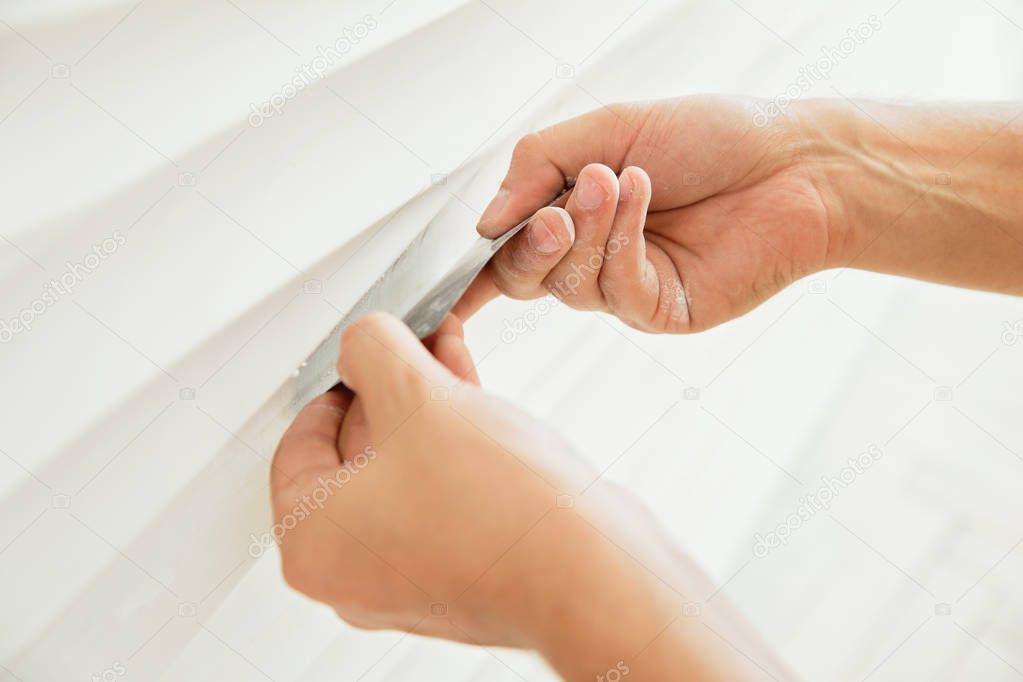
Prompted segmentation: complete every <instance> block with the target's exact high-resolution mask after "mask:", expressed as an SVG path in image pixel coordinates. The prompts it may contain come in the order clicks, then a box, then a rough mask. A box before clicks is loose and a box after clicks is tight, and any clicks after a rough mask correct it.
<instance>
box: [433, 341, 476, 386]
mask: <svg viewBox="0 0 1023 682" xmlns="http://www.w3.org/2000/svg"><path fill="white" fill-rule="evenodd" d="M433 354H434V357H436V358H437V360H438V361H439V362H440V363H441V364H442V365H444V366H445V367H447V368H448V369H449V370H450V371H451V373H452V374H454V375H455V376H456V377H458V379H460V380H461V381H469V382H471V383H473V384H476V385H477V386H478V385H479V383H480V379H479V375H478V374H477V373H476V365H475V363H474V362H473V360H472V355H471V354H470V353H469V349H468V347H467V346H466V345H465V342H464V341H463V340H462V339H461V338H459V337H458V336H455V335H453V334H444V335H441V336H438V337H437V339H436V340H435V342H434V344H433Z"/></svg>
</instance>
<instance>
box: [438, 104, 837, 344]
mask: <svg viewBox="0 0 1023 682" xmlns="http://www.w3.org/2000/svg"><path fill="white" fill-rule="evenodd" d="M754 105H755V101H753V100H746V99H739V98H726V97H712V96H700V97H683V98H680V99H674V100H665V101H660V102H654V103H642V104H619V105H613V106H610V107H605V108H602V109H599V110H596V111H593V112H590V113H588V114H585V115H583V116H580V117H578V118H574V119H571V120H568V121H565V122H563V123H559V124H557V125H555V126H553V127H550V128H547V129H545V130H542V131H540V132H537V133H532V134H529V135H527V136H526V137H524V138H522V140H520V141H519V143H518V145H517V146H516V148H515V152H514V154H513V156H512V161H511V166H510V168H509V170H508V174H507V176H506V177H505V179H504V181H503V182H502V184H501V189H500V191H499V192H498V195H497V196H496V197H495V199H494V200H493V202H492V203H491V204H490V206H489V207H488V208H487V209H486V211H485V212H484V214H483V216H482V218H481V220H480V225H479V231H480V233H481V234H483V235H485V236H488V237H495V236H498V235H499V234H501V233H502V232H504V231H505V230H506V229H507V228H508V227H510V226H511V225H514V224H516V223H517V222H519V221H521V220H522V219H524V218H526V217H527V216H528V214H529V213H530V212H531V211H533V210H535V209H536V207H537V206H539V205H542V204H543V203H544V202H545V201H547V200H549V198H550V197H551V196H552V195H553V194H555V193H556V192H557V191H558V189H560V188H561V187H562V186H563V184H564V182H565V179H566V177H567V178H576V186H575V188H574V189H573V191H572V194H571V196H570V197H569V198H568V201H567V204H566V206H565V208H564V209H561V208H553V207H552V208H545V209H542V210H541V211H539V212H538V213H537V215H536V216H535V218H534V220H533V223H532V224H531V225H530V227H529V228H528V229H527V230H524V231H523V232H521V233H520V234H518V235H516V236H515V237H514V238H513V239H512V240H511V241H509V243H508V244H507V245H506V246H505V247H504V248H502V249H501V251H500V252H498V253H497V254H496V256H495V257H494V259H493V260H492V261H491V262H490V264H489V265H488V266H487V268H486V269H485V270H484V271H483V272H482V273H481V275H480V276H479V277H478V278H477V280H476V281H475V282H474V283H473V285H472V287H471V288H470V290H469V291H468V292H467V293H466V295H465V296H464V297H463V299H462V301H460V303H459V305H458V307H457V308H456V310H455V312H456V314H458V315H459V316H461V317H463V318H465V317H467V316H468V315H470V314H472V313H473V312H474V311H475V310H476V309H478V308H479V307H480V306H481V305H483V304H484V303H485V302H486V301H488V300H490V299H491V298H493V297H494V296H496V295H498V294H499V293H504V294H506V295H508V296H511V297H512V298H519V299H530V298H538V297H540V296H544V295H546V294H547V293H553V294H554V295H555V296H557V297H558V298H559V299H561V300H562V301H564V302H565V303H567V304H568V305H570V306H572V307H574V308H578V309H581V310H599V311H605V312H609V313H612V314H614V315H616V316H618V317H619V318H621V319H622V320H623V321H624V322H626V323H627V324H629V325H631V326H633V327H635V328H637V329H641V330H644V331H651V332H676V333H681V332H692V331H699V330H703V329H707V328H709V327H713V326H714V325H717V324H720V323H721V322H724V321H726V320H729V319H732V318H734V317H737V316H739V315H741V314H743V313H745V312H747V311H748V310H750V309H752V308H754V307H755V306H757V305H758V304H759V303H761V302H762V301H764V300H765V299H767V298H768V297H770V296H771V295H773V294H774V293H776V292H778V291H779V290H781V289H782V288H784V287H785V286H787V285H788V284H790V283H791V282H793V281H795V280H796V279H798V278H800V277H802V276H804V275H806V274H809V273H811V272H814V271H816V270H819V269H822V268H824V267H826V266H827V263H828V262H829V253H828V252H829V245H830V244H831V242H832V237H833V236H834V235H832V234H831V233H830V229H831V228H830V226H829V209H828V202H830V201H831V198H830V195H829V194H828V193H827V192H825V191H823V190H822V188H821V183H820V177H819V176H818V173H817V170H816V167H815V166H814V164H811V163H807V162H806V158H807V157H808V153H807V145H806V144H804V143H803V142H802V140H803V139H804V138H803V136H801V135H800V134H799V130H798V127H799V120H798V117H792V118H779V119H777V120H775V121H774V122H773V123H772V124H771V125H770V126H766V127H757V126H755V125H754V123H753V113H754V112H753V106H754Z"/></svg>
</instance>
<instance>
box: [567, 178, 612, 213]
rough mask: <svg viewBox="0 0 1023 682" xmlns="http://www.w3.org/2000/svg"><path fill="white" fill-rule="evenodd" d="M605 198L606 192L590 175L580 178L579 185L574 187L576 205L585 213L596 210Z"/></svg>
mask: <svg viewBox="0 0 1023 682" xmlns="http://www.w3.org/2000/svg"><path fill="white" fill-rule="evenodd" d="M606 198H607V192H605V191H604V188H603V187H601V186H600V183H599V182H597V181H596V180H594V179H593V177H591V176H590V175H586V176H585V177H583V178H580V179H579V184H578V185H576V186H575V202H576V205H578V206H579V208H581V209H584V210H586V211H592V210H593V209H595V208H597V207H598V206H600V204H601V203H603V201H604V199H606Z"/></svg>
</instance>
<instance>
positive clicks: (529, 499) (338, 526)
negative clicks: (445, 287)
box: [271, 313, 771, 681]
mask: <svg viewBox="0 0 1023 682" xmlns="http://www.w3.org/2000/svg"><path fill="white" fill-rule="evenodd" d="M431 353H432V355H431ZM338 372H339V374H340V375H341V376H342V377H343V379H344V382H345V384H346V385H348V386H350V387H351V388H352V390H354V391H355V394H354V398H353V396H352V394H351V393H348V392H347V391H346V392H344V393H342V392H336V391H332V392H328V393H327V394H325V395H323V396H320V397H318V398H316V399H315V400H313V401H312V402H311V403H310V404H309V405H307V406H306V407H305V408H304V409H303V410H302V411H301V412H300V413H299V415H298V416H297V417H296V419H295V421H294V423H293V424H292V426H291V427H290V428H289V429H288V431H287V432H286V433H285V434H284V436H283V437H282V439H281V442H280V445H279V446H278V449H277V452H276V454H275V456H274V463H273V469H272V478H271V489H272V497H273V507H274V517H275V520H276V524H275V529H278V528H279V529H280V532H279V533H275V534H274V536H275V537H276V538H278V540H279V542H280V551H281V560H282V566H283V571H284V576H285V578H286V580H287V581H288V582H289V583H290V584H291V585H292V586H293V587H294V588H295V589H297V590H299V591H300V592H303V593H305V594H306V595H308V596H310V597H312V598H314V599H316V600H319V601H322V602H324V603H326V604H328V605H329V606H331V607H333V608H334V610H335V611H336V612H337V613H338V614H339V615H340V616H341V617H342V618H343V619H344V620H346V621H348V622H349V623H351V624H353V625H356V626H358V627H362V628H370V629H378V628H387V629H400V630H405V631H409V632H415V633H418V634H425V635H432V636H438V637H444V638H448V639H453V640H458V641H462V642H468V643H474V644H489V645H501V646H515V647H525V648H532V649H536V650H537V651H539V652H540V653H541V654H543V655H544V656H545V657H546V658H547V660H548V661H549V662H550V663H551V665H552V666H553V667H554V668H555V669H556V670H557V671H558V672H560V673H561V674H562V675H563V676H565V678H566V679H595V678H597V679H599V678H600V676H601V675H604V674H607V673H608V672H609V671H615V672H616V673H617V674H624V673H625V672H629V671H631V672H632V673H633V674H634V676H635V677H636V678H637V679H647V680H655V681H656V680H674V679H678V676H679V675H683V676H684V677H685V678H686V679H693V680H711V679H714V680H718V679H758V678H759V676H760V672H759V671H758V669H757V668H756V666H753V665H751V664H749V663H748V662H747V661H745V659H741V658H739V657H737V656H735V654H734V649H733V648H732V647H733V646H741V647H742V649H743V650H745V651H754V650H756V649H757V648H758V647H760V645H759V644H758V643H757V641H756V638H755V637H753V636H751V635H750V634H749V632H748V629H745V628H744V627H743V625H742V623H741V618H739V617H737V616H736V614H734V613H733V612H731V611H730V610H729V609H728V608H727V604H726V601H725V600H723V599H720V598H719V599H718V600H717V601H716V602H715V611H720V612H719V613H713V612H711V610H710V609H707V610H706V612H705V613H704V614H703V618H704V619H706V621H698V620H693V619H688V618H684V617H683V615H684V612H683V609H684V608H685V606H684V603H685V601H686V598H685V597H684V596H683V593H684V592H685V593H689V594H694V595H695V594H711V593H712V592H716V591H717V590H716V589H715V588H714V587H713V586H712V585H711V584H710V583H709V581H708V580H707V577H706V576H705V575H703V574H702V572H701V571H699V570H698V569H697V568H696V567H695V566H694V565H693V564H692V563H691V562H689V561H688V560H686V559H685V558H684V557H683V556H681V555H679V554H678V553H677V552H676V551H675V550H674V549H673V548H672V546H671V544H670V543H669V542H667V541H666V540H665V536H664V535H663V534H662V532H661V530H660V527H659V526H658V525H657V523H656V522H654V520H653V518H652V517H651V516H650V514H649V512H648V511H647V510H646V509H645V508H644V506H643V504H642V503H641V502H640V501H639V500H637V499H636V498H634V497H632V496H631V495H628V494H625V493H624V492H623V491H621V490H620V489H618V488H616V487H614V486H612V485H609V484H607V483H605V482H604V481H603V480H602V479H601V478H600V477H599V476H596V475H595V474H594V473H593V472H592V471H591V470H590V468H589V467H587V466H585V465H584V464H583V463H582V462H581V461H580V460H578V459H577V458H576V457H575V455H574V454H573V453H572V451H571V449H570V448H569V447H568V446H567V445H566V444H565V443H564V442H563V441H562V440H561V439H560V438H559V437H558V436H556V435H555V434H553V433H552V432H551V431H549V430H548V429H546V428H545V427H544V426H543V425H542V424H539V423H538V422H536V421H535V420H533V419H531V418H530V417H528V416H526V415H524V414H522V413H520V412H519V411H517V410H516V409H514V408H513V407H511V406H510V405H508V404H506V403H504V402H503V401H501V400H498V399H496V398H493V397H491V396H488V395H487V394H486V393H484V392H483V391H482V390H481V389H480V388H479V386H478V385H477V378H476V372H475V369H474V368H473V365H472V359H471V357H470V356H469V354H468V351H467V350H466V348H465V345H464V343H463V341H462V330H461V324H460V322H459V321H458V320H457V318H455V317H454V316H450V315H449V316H448V318H447V319H446V320H445V322H444V324H443V325H442V326H441V328H440V329H439V330H438V331H437V332H436V333H435V334H434V335H433V336H432V337H431V338H430V339H428V340H427V341H426V345H425V346H424V345H423V344H422V343H420V342H419V340H418V339H416V337H415V336H414V335H413V334H412V332H411V331H410V330H409V329H408V328H407V327H406V326H405V325H404V324H402V323H401V322H400V321H399V320H397V319H396V318H394V317H391V316H389V315H385V314H382V313H378V314H374V315H370V316H368V317H365V318H363V319H361V320H359V321H357V322H356V323H355V324H353V325H352V326H351V327H349V328H348V329H347V330H346V331H345V334H344V337H343V340H342V351H341V357H340V359H339V361H338ZM704 622H706V623H713V628H714V630H713V631H712V630H709V629H708V628H706V627H704ZM715 632H716V633H728V634H727V635H721V634H713V633H715ZM722 636H727V637H728V638H729V639H728V640H722V639H721V637H722ZM727 642H737V644H729V643H727ZM758 658H760V659H761V660H762V661H768V660H770V659H771V657H770V655H769V654H767V653H762V654H758ZM758 665H759V664H758ZM623 671H624V672H623Z"/></svg>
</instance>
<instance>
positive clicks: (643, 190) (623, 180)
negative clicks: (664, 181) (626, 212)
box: [618, 166, 651, 204]
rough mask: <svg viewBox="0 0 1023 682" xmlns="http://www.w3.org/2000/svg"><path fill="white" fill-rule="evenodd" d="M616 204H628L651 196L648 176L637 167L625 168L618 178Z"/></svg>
mask: <svg viewBox="0 0 1023 682" xmlns="http://www.w3.org/2000/svg"><path fill="white" fill-rule="evenodd" d="M618 187H619V191H618V202H619V203H622V204H624V203H628V202H630V201H633V200H636V199H642V198H644V197H649V196H650V194H651V184H650V176H649V175H647V172H646V171H645V170H643V169H642V168H640V167H639V166H627V167H626V168H625V170H623V171H622V174H621V175H620V176H618Z"/></svg>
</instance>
